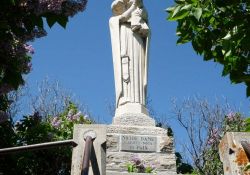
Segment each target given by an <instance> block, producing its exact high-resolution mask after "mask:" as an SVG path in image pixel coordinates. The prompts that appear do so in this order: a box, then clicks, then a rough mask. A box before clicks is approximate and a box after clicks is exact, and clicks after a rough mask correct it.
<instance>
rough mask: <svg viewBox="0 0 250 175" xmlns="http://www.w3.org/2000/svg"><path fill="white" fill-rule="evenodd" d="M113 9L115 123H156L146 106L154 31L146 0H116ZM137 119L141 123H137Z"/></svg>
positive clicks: (111, 30)
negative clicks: (149, 24)
mask: <svg viewBox="0 0 250 175" xmlns="http://www.w3.org/2000/svg"><path fill="white" fill-rule="evenodd" d="M111 8H112V12H113V16H112V17H111V18H110V20H109V27H110V33H111V43H112V54H113V65H114V77H115V92H116V113H115V117H114V120H113V123H114V124H128V123H130V124H135V125H140V124H143V123H144V122H140V121H139V119H140V120H143V121H145V122H146V123H148V125H154V121H153V120H152V119H151V118H150V117H149V115H148V111H147V109H146V107H145V103H146V92H147V77H148V45H149V34H150V30H149V27H148V16H147V12H146V10H145V8H144V6H143V1H142V0H114V1H113V3H112V5H111ZM146 118H148V120H146ZM144 119H145V120H144ZM135 120H137V121H139V122H137V124H136V122H135Z"/></svg>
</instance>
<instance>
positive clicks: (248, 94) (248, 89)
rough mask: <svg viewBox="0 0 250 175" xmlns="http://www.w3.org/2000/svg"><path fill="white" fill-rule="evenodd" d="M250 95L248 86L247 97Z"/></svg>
mask: <svg viewBox="0 0 250 175" xmlns="http://www.w3.org/2000/svg"><path fill="white" fill-rule="evenodd" d="M249 96H250V87H249V86H247V97H249Z"/></svg>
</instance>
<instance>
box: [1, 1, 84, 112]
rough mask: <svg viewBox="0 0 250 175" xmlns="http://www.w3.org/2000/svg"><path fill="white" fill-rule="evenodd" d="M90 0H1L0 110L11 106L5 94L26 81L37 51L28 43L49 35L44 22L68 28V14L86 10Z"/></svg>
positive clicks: (71, 14) (71, 15)
mask: <svg viewBox="0 0 250 175" xmlns="http://www.w3.org/2000/svg"><path fill="white" fill-rule="evenodd" d="M86 3H87V0H43V1H42V0H32V1H31V0H3V1H0V111H6V109H7V108H8V105H9V101H8V98H7V96H6V94H7V93H8V92H10V91H11V90H14V89H15V90H16V89H17V88H18V87H19V86H20V85H22V84H24V79H23V75H24V74H27V73H29V72H30V70H31V58H32V54H33V53H34V49H33V47H32V46H31V45H30V44H29V42H31V41H33V40H34V39H36V38H40V37H43V36H46V31H45V29H44V21H45V20H46V22H47V24H48V25H49V27H52V26H53V25H54V24H55V23H58V24H60V25H61V26H62V27H64V28H65V27H66V25H67V22H68V19H69V17H73V16H74V15H75V14H76V13H77V12H79V11H83V10H84V9H85V6H86Z"/></svg>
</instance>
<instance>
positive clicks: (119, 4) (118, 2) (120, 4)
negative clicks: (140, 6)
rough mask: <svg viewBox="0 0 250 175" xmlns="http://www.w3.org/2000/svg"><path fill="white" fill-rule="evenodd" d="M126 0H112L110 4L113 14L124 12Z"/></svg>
mask: <svg viewBox="0 0 250 175" xmlns="http://www.w3.org/2000/svg"><path fill="white" fill-rule="evenodd" d="M124 1H126V0H114V1H113V3H112V4H111V9H112V12H113V15H115V16H117V15H121V14H122V13H123V12H125V10H126V9H125V3H126V2H124Z"/></svg>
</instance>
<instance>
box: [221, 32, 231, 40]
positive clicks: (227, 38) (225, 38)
mask: <svg viewBox="0 0 250 175" xmlns="http://www.w3.org/2000/svg"><path fill="white" fill-rule="evenodd" d="M222 39H223V40H230V39H231V32H228V33H227V35H226V36H224V37H223V38H222Z"/></svg>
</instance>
